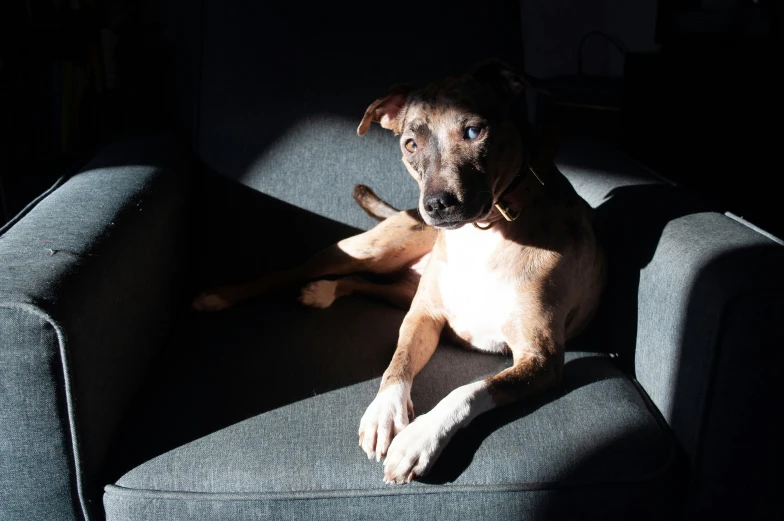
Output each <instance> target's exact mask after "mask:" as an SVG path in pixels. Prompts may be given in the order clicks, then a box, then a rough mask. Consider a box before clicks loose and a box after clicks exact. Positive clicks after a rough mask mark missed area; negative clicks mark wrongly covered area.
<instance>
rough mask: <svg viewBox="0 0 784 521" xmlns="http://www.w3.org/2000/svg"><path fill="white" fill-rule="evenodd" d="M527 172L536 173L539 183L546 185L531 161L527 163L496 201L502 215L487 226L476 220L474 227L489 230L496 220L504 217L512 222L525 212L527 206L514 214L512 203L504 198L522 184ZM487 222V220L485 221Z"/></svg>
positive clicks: (496, 206)
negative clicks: (479, 223)
mask: <svg viewBox="0 0 784 521" xmlns="http://www.w3.org/2000/svg"><path fill="white" fill-rule="evenodd" d="M527 172H531V173H532V174H533V175H534V177H535V178H536V180H537V181H539V183H540V184H541V185H542V186H544V181H542V178H541V177H539V174H537V173H536V170H534V168H533V167H532V166H531V165H530V163H529V164H528V165H526V167H525V169H523V170H522V171H521V172H520V173H518V174H517V175H516V176H515V178H514V179H512V182H511V183H509V186H507V187H506V188H505V189H504V191H503V192H501V195H500V196H499V197H498V202H496V203H495V205H494V206H495V209H496V210H498V213H500V214H501V217H498V218H495V219H493V220H492V221H490V222H489V223H488V224H487V226H479V225H478V224H477V223H476V222H474V223H472V224H473V225H474V228H477V229H479V230H489V229H490V228H492V227H493V226H494V225H495V223H496V222H498V221H500V220H501V218H502V217H503V218H504V219H506V220H507V221H509V222H512V221H514V220H515V219H517V218H518V217H520V214H521V213H523V210H524V209H525V207H523V208H521V209H520V210H518V211H517V213H516V214H514V215H513V212H512V209H511V205H510V204H509V203H508V202H507V201H505V200H504V197H505V196H507V195H509V194H511V193H512V192H513V191H514V190H515V189H516V188H517V187H518V186H519V185H520V183H521V182H522V181H523V179H524V178H525V177H526V176H525V174H526V173H527ZM485 222H487V221H485Z"/></svg>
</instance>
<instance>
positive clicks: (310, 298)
mask: <svg viewBox="0 0 784 521" xmlns="http://www.w3.org/2000/svg"><path fill="white" fill-rule="evenodd" d="M337 286H338V283H337V282H336V281H334V280H317V281H316V282H311V283H310V284H308V285H307V286H305V287H304V288H302V293H300V296H299V301H300V303H302V304H304V305H306V306H310V307H314V308H322V309H323V308H328V307H329V306H331V305H332V303H333V302H335V290H336V289H337Z"/></svg>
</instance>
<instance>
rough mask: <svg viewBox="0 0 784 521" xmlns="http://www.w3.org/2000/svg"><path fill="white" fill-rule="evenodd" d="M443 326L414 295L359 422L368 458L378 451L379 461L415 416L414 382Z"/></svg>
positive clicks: (436, 341) (363, 448)
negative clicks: (379, 380) (389, 355)
mask: <svg viewBox="0 0 784 521" xmlns="http://www.w3.org/2000/svg"><path fill="white" fill-rule="evenodd" d="M443 327H444V320H443V319H440V318H438V317H436V316H435V315H433V314H432V313H430V312H429V311H428V308H427V306H426V305H424V304H423V303H422V299H421V298H420V299H419V301H418V300H417V298H415V299H414V302H413V304H412V307H411V310H410V311H409V312H408V314H407V315H406V317H405V318H404V319H403V324H402V325H401V326H400V336H399V337H398V344H397V349H396V350H395V354H394V355H393V356H392V361H391V362H390V364H389V367H388V368H387V370H386V371H384V376H383V377H382V378H381V386H380V388H379V391H378V394H377V395H376V398H375V399H374V400H373V402H372V403H371V404H370V406H369V407H368V408H367V411H365V414H364V415H363V416H362V420H361V421H360V423H359V445H360V447H362V450H364V451H365V454H367V456H368V458H369V459H370V458H372V457H373V455H374V454H375V456H376V461H380V460H381V457H382V456H384V455H385V454H386V452H387V449H388V448H389V444H390V443H391V442H392V439H393V438H394V437H395V436H397V435H398V434H399V433H400V432H401V431H402V430H403V429H404V428H405V427H406V426H407V425H408V422H409V418H408V416H409V413H410V414H411V415H412V417H413V414H414V407H413V404H412V403H411V384H412V382H413V380H414V377H415V376H416V375H417V373H419V371H421V370H422V368H423V367H424V366H425V364H426V363H427V361H428V360H429V359H430V357H431V356H432V355H433V352H434V351H435V350H436V347H437V346H438V339H439V337H440V335H441V330H442V329H443Z"/></svg>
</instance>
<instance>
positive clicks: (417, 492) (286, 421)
mask: <svg viewBox="0 0 784 521" xmlns="http://www.w3.org/2000/svg"><path fill="white" fill-rule="evenodd" d="M402 315H403V314H402V312H399V311H395V310H392V309H390V308H388V307H387V306H384V305H381V304H375V303H373V302H372V301H366V300H363V299H359V298H352V297H349V298H346V299H342V300H339V301H338V302H337V303H336V304H335V305H334V306H333V307H332V308H329V309H327V310H308V309H299V308H298V307H296V306H289V305H286V304H281V303H275V302H266V303H256V304H253V305H248V306H244V307H242V308H237V309H234V310H229V311H227V312H226V313H225V314H222V315H215V316H212V317H209V318H207V319H205V318H202V317H195V318H194V319H192V320H189V321H188V322H187V323H185V324H184V325H183V328H184V329H183V330H181V335H182V336H181V337H180V338H179V341H178V344H179V345H180V347H179V348H178V350H177V351H176V352H173V353H172V358H171V361H170V362H169V364H168V365H166V366H165V367H162V368H161V369H160V371H159V374H158V376H157V377H156V379H155V382H154V383H153V384H152V385H151V386H150V387H149V389H148V390H149V392H148V394H147V395H146V396H145V397H144V398H143V399H142V400H140V414H139V418H138V419H136V420H134V422H133V426H129V429H131V432H128V433H127V436H128V439H129V440H131V439H132V440H135V441H136V444H137V445H143V444H147V443H149V442H152V443H156V441H157V442H158V443H160V440H159V439H158V440H155V439H154V438H156V437H160V436H163V437H164V438H166V437H171V438H170V439H169V440H167V443H168V445H169V446H168V447H162V446H159V447H157V448H155V450H154V451H152V452H154V453H153V454H152V455H151V456H150V458H151V459H149V461H146V462H145V463H142V464H140V465H138V466H136V467H135V468H133V470H130V471H129V472H127V473H126V474H125V475H124V476H122V477H121V478H120V479H119V480H118V481H117V482H116V486H110V487H107V490H106V495H105V498H104V502H105V506H106V511H107V518H108V519H110V520H119V519H123V520H125V519H141V518H143V517H144V516H149V515H154V516H155V517H156V518H160V519H220V518H226V516H228V517H231V518H236V519H246V518H247V519H249V518H251V517H253V516H254V515H260V516H270V517H272V518H283V519H297V518H302V517H299V516H304V518H308V517H309V516H312V515H313V516H315V517H318V518H319V519H364V518H368V517H371V516H381V517H382V518H385V519H386V518H393V517H397V516H399V515H409V516H413V518H422V517H425V518H430V517H431V515H441V516H443V517H447V518H450V519H455V518H466V519H469V518H472V517H473V518H474V519H476V518H477V517H476V515H477V513H478V512H480V510H481V509H485V508H487V509H492V511H493V512H495V513H496V514H497V516H494V517H498V518H507V516H516V515H522V514H523V513H527V514H533V513H536V514H537V515H541V516H544V517H545V518H549V516H550V515H553V516H555V515H556V513H558V514H564V510H563V509H564V508H566V509H567V510H568V509H574V511H573V512H572V514H575V513H577V512H579V511H580V510H579V509H577V508H576V503H573V504H571V505H569V506H566V505H565V504H563V503H562V502H565V501H575V502H577V501H583V502H585V504H588V503H590V504H593V505H601V507H600V508H599V509H598V510H597V512H605V513H607V514H608V516H609V515H610V514H611V513H612V514H613V515H614V516H616V517H617V516H621V518H622V517H623V513H624V512H625V514H626V515H629V513H630V510H629V509H631V510H635V509H638V510H647V509H653V511H655V507H657V506H660V507H661V508H669V507H670V506H671V501H670V500H671V496H670V495H669V494H668V493H666V491H664V490H663V489H662V488H661V485H662V483H663V482H662V481H660V480H663V479H664V476H665V474H666V473H667V472H668V471H669V470H670V469H671V466H672V463H673V462H672V457H673V450H674V446H673V445H672V441H671V439H670V437H669V435H668V434H667V429H666V427H665V426H664V424H663V423H662V424H660V423H658V420H657V418H656V415H655V414H654V413H652V412H650V411H649V409H648V407H647V405H646V403H645V401H644V399H643V398H642V397H641V395H640V394H639V392H638V390H637V389H636V387H635V386H634V385H633V384H632V382H631V381H629V379H628V378H626V377H625V376H623V373H622V372H621V371H620V370H619V369H617V368H616V367H615V366H614V365H613V363H612V362H611V361H610V359H608V358H607V357H604V356H599V355H591V354H590V353H585V352H571V353H569V354H568V356H567V360H568V363H567V365H566V369H565V373H564V375H565V376H564V379H565V380H564V385H563V388H562V389H561V390H560V391H558V392H553V393H550V394H548V395H546V396H543V397H541V398H539V399H536V400H530V401H528V402H526V403H523V404H520V405H518V406H512V407H508V408H505V409H500V410H498V411H494V412H491V413H489V414H487V415H486V416H484V417H482V418H480V419H478V420H476V421H475V422H474V423H473V424H472V425H471V426H470V427H469V428H468V429H467V430H466V431H464V432H462V433H460V434H459V435H458V436H456V437H455V438H454V439H453V441H452V444H451V445H450V446H449V447H448V448H447V449H446V451H445V452H444V453H443V454H442V456H441V459H440V463H439V464H437V465H436V467H435V468H434V470H433V472H432V474H431V475H430V476H429V477H428V478H427V479H426V480H425V481H426V482H425V483H414V484H413V485H411V486H408V487H405V488H390V487H388V486H385V485H384V484H383V482H382V481H381V477H382V473H381V470H380V469H381V467H380V465H379V464H377V463H375V462H370V461H368V460H367V458H366V457H365V456H364V455H363V454H362V452H361V451H360V449H359V448H358V447H357V439H356V438H357V434H356V429H357V425H358V422H359V419H360V417H361V415H362V413H363V412H364V408H365V407H366V406H367V405H368V404H369V403H370V401H371V400H372V398H373V396H374V394H375V392H376V390H377V388H378V384H379V380H378V376H379V375H380V374H381V373H382V372H383V370H384V369H385V366H386V364H387V363H388V361H389V358H390V357H391V354H392V351H393V350H394V345H395V338H396V333H397V328H398V327H399V324H400V321H401V319H402ZM510 363H511V359H510V358H508V357H503V356H494V355H488V354H482V353H477V352H471V351H468V350H465V349H461V348H454V347H450V346H448V345H442V346H441V347H439V349H438V351H437V352H436V355H435V356H434V358H433V359H432V360H431V362H430V363H429V364H428V365H427V366H426V367H425V369H424V371H423V372H422V373H421V374H420V375H419V376H418V377H417V379H416V381H415V384H414V389H413V396H412V398H413V401H414V407H415V409H416V410H417V412H418V413H420V414H421V413H424V412H426V411H427V410H429V409H430V408H432V407H433V406H434V404H435V403H437V401H438V400H439V399H440V398H442V397H443V396H445V395H446V394H447V393H448V392H449V391H451V390H452V389H454V388H455V387H457V386H458V385H461V384H463V383H468V382H470V381H474V380H476V379H478V378H482V377H484V376H488V375H490V374H494V373H495V372H497V371H499V370H501V369H502V368H504V367H507V366H508V365H509V364H510ZM263 411H266V412H263ZM259 413H261V414H259ZM244 418H248V419H244ZM242 420H244V421H242ZM145 425H146V427H145ZM220 427H223V428H222V429H221V428H220ZM172 429H173V430H174V431H175V434H174V435H171V434H170V435H168V436H167V434H165V433H167V432H169V431H170V430H172ZM186 433H189V434H190V438H187V437H186ZM202 435H203V437H198V436H202ZM194 438H196V439H194ZM178 444H179V445H178ZM166 448H169V449H170V450H169V451H168V452H164V450H165V449H166ZM162 452H163V454H162V455H160V456H158V457H152V456H154V455H155V454H160V453H162ZM138 459H139V460H141V461H144V460H145V459H147V455H143V454H140V455H139V456H138ZM555 489H557V490H558V492H554V490H555ZM619 490H625V491H626V490H628V492H629V493H628V495H623V497H619V494H618V491H619ZM657 494H659V495H658V496H657ZM390 495H391V496H390ZM599 498H603V499H602V500H601V501H600V499H599ZM151 513H152V514H151ZM316 513H318V515H315V514H316ZM637 513H641V512H637Z"/></svg>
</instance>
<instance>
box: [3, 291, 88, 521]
mask: <svg viewBox="0 0 784 521" xmlns="http://www.w3.org/2000/svg"><path fill="white" fill-rule="evenodd" d="M0 308H5V309H18V310H21V311H24V312H26V313H30V314H32V315H35V316H37V317H39V318H42V319H44V320H45V321H46V322H48V323H49V324H50V325H51V326H52V328H53V329H54V331H55V334H56V335H57V343H58V348H59V349H58V350H59V355H60V366H61V369H62V371H63V386H64V387H65V389H64V390H65V403H66V410H67V411H68V428H69V429H70V431H71V432H70V436H69V438H70V442H71V457H72V458H73V465H74V466H73V471H74V481H75V482H76V496H77V499H78V500H79V506H80V507H81V509H82V516H83V518H84V519H85V521H89V519H90V516H89V514H88V510H87V504H86V502H85V498H84V490H83V483H82V462H81V458H80V457H79V450H78V447H79V437H78V435H77V433H76V415H75V412H74V411H75V407H74V399H73V394H72V387H71V371H70V368H69V364H68V358H67V356H66V349H65V344H66V340H65V333H64V332H63V330H62V328H61V327H60V324H58V323H57V321H55V320H54V318H53V317H52V316H51V315H49V314H48V313H47V312H45V311H44V310H42V309H41V308H39V307H38V306H35V305H32V304H25V303H16V302H0Z"/></svg>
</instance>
